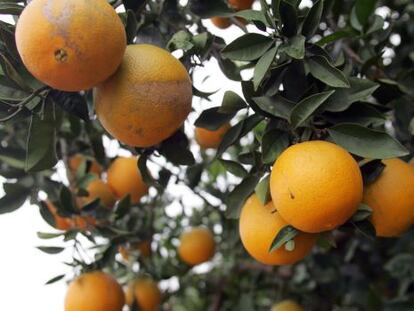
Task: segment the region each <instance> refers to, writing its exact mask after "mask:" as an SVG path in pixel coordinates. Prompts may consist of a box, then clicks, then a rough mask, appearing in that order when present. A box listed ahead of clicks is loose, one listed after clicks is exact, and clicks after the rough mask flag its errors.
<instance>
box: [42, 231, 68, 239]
mask: <svg viewBox="0 0 414 311" xmlns="http://www.w3.org/2000/svg"><path fill="white" fill-rule="evenodd" d="M63 234H64V233H47V232H37V237H38V238H39V239H42V240H50V239H55V238H58V237H60V236H62V235H63Z"/></svg>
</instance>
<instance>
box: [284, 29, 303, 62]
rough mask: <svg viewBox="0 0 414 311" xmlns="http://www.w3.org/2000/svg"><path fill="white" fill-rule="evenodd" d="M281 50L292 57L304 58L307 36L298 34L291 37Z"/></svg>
mask: <svg viewBox="0 0 414 311" xmlns="http://www.w3.org/2000/svg"><path fill="white" fill-rule="evenodd" d="M280 51H281V52H285V53H286V54H287V55H289V56H290V57H292V58H295V59H303V58H304V57H305V37H304V36H302V35H296V36H294V37H291V38H289V40H288V42H287V43H285V44H283V45H282V46H281V47H280Z"/></svg>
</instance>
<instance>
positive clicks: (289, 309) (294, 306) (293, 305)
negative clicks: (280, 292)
mask: <svg viewBox="0 0 414 311" xmlns="http://www.w3.org/2000/svg"><path fill="white" fill-rule="evenodd" d="M271 311H304V309H303V308H302V307H301V306H300V305H299V304H298V303H297V302H295V301H293V300H283V301H281V302H278V303H277V304H275V305H273V307H272V310H271Z"/></svg>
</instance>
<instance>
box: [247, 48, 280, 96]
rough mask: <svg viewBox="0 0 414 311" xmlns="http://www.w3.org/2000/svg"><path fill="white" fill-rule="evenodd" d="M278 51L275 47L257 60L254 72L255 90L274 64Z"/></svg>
mask: <svg viewBox="0 0 414 311" xmlns="http://www.w3.org/2000/svg"><path fill="white" fill-rule="evenodd" d="M276 53H277V47H274V48H272V49H270V50H269V51H267V52H266V53H265V54H264V55H263V56H262V57H261V58H260V59H259V61H258V62H257V64H256V66H255V67H254V74H253V85H254V88H255V90H257V89H258V87H259V86H260V84H261V83H262V81H263V79H264V78H265V76H266V74H267V73H268V71H269V68H270V66H271V65H272V63H273V61H274V59H275V57H276Z"/></svg>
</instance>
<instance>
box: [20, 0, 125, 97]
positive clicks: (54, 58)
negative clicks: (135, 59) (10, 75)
mask: <svg viewBox="0 0 414 311" xmlns="http://www.w3.org/2000/svg"><path fill="white" fill-rule="evenodd" d="M92 21H93V22H92ZM91 23H92V24H91ZM91 26H93V27H91ZM103 38H105V39H104V40H103ZM16 44H17V49H18V51H19V54H20V56H21V58H22V60H23V63H24V64H25V66H26V68H27V69H28V70H29V71H30V72H31V73H32V74H33V75H34V76H35V77H36V78H37V79H39V80H40V81H42V82H43V83H45V84H47V85H49V86H51V87H53V88H56V89H60V90H63V91H81V90H86V89H90V88H92V87H94V86H96V85H97V84H99V83H101V82H103V81H105V80H106V79H107V78H108V77H109V76H110V75H112V74H113V73H114V72H115V71H116V69H117V68H118V66H119V64H120V63H121V60H122V56H123V54H124V51H125V48H126V34H125V29H124V26H123V24H122V22H121V19H120V18H119V17H118V15H117V14H116V12H115V10H114V9H113V8H112V7H111V6H110V5H109V4H108V3H107V1H106V0H77V1H67V0H34V1H32V2H30V3H29V5H28V6H27V7H26V8H25V9H24V11H23V13H22V14H21V16H20V18H19V20H18V23H17V26H16Z"/></svg>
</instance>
